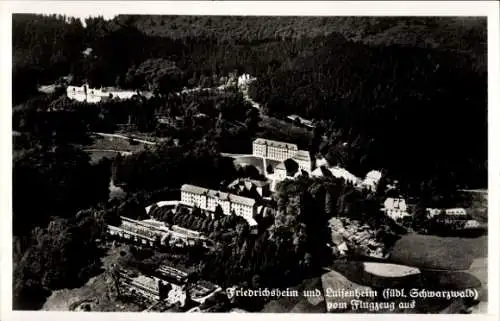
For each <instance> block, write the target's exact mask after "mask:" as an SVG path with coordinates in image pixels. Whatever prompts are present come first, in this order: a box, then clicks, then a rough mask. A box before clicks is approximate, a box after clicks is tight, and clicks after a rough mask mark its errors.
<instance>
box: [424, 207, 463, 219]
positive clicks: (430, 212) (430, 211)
mask: <svg viewBox="0 0 500 321" xmlns="http://www.w3.org/2000/svg"><path fill="white" fill-rule="evenodd" d="M425 210H426V212H427V216H428V217H429V218H432V217H434V216H437V215H441V214H444V215H449V216H464V217H465V216H467V211H466V210H465V209H464V208H444V209H443V208H426V209H425Z"/></svg>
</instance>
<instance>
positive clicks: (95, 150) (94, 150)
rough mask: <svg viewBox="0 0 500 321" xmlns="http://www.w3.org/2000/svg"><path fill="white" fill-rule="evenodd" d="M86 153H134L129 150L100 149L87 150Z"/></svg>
mask: <svg viewBox="0 0 500 321" xmlns="http://www.w3.org/2000/svg"><path fill="white" fill-rule="evenodd" d="M84 151H85V152H114V153H120V154H122V155H132V152H131V151H129V150H117V149H99V148H86V149H84Z"/></svg>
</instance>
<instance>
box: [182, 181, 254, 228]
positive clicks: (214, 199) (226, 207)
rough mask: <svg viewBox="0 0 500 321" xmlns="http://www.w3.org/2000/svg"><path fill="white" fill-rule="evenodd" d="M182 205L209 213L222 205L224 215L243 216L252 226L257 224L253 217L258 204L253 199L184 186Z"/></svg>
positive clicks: (193, 186)
mask: <svg viewBox="0 0 500 321" xmlns="http://www.w3.org/2000/svg"><path fill="white" fill-rule="evenodd" d="M181 203H182V204H184V205H187V206H190V207H195V206H196V207H199V208H200V209H202V210H206V211H209V212H215V209H216V208H217V206H218V205H220V207H221V208H222V211H223V212H224V214H226V215H230V214H231V213H232V212H234V213H235V214H236V215H239V216H242V217H243V218H244V219H245V220H246V221H247V222H248V223H249V224H250V225H251V226H252V225H255V224H256V222H255V220H254V218H253V217H254V215H255V213H256V210H257V204H256V202H255V200H254V199H252V198H248V197H243V196H239V195H234V194H229V193H225V192H221V191H215V190H211V189H207V188H203V187H199V186H195V185H190V184H184V185H182V187H181Z"/></svg>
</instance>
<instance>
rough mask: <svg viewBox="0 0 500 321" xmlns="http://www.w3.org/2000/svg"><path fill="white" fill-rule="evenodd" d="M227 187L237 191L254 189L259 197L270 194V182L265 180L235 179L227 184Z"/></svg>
mask: <svg viewBox="0 0 500 321" xmlns="http://www.w3.org/2000/svg"><path fill="white" fill-rule="evenodd" d="M228 189H230V190H239V191H243V190H246V191H251V190H252V189H255V191H256V192H257V193H258V194H259V195H260V196H261V197H267V196H269V195H270V194H271V191H270V182H269V181H267V180H266V181H261V180H255V179H236V180H234V181H233V182H231V184H229V185H228Z"/></svg>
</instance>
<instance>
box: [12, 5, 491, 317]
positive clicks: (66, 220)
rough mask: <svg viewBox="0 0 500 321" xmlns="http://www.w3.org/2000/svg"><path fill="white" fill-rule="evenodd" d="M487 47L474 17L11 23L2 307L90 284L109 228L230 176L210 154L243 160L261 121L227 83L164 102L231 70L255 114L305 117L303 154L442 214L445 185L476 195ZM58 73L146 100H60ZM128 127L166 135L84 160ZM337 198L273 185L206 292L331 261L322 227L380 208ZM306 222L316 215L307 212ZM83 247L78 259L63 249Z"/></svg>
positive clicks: (482, 160)
mask: <svg viewBox="0 0 500 321" xmlns="http://www.w3.org/2000/svg"><path fill="white" fill-rule="evenodd" d="M485 43H486V20H485V19H460V18H452V17H450V18H416V17H413V18H408V17H406V18H372V17H324V18H314V17H286V18H272V19H270V18H269V17H245V18H242V17H202V16H199V17H177V16H176V17H174V16H118V17H116V18H115V19H113V20H104V19H103V18H100V17H95V18H89V19H86V21H85V27H84V25H83V24H82V22H81V21H80V20H78V19H73V18H68V17H64V16H60V15H51V16H41V15H27V14H19V15H18V14H16V15H14V16H13V74H12V81H13V92H12V95H13V106H12V111H13V129H14V130H15V132H14V135H13V143H14V144H13V145H14V153H13V154H14V157H13V225H14V226H13V231H14V236H15V237H14V240H13V241H14V253H15V259H14V261H15V262H16V264H15V266H14V275H15V277H14V279H15V286H14V294H15V295H14V298H15V300H14V301H15V302H14V305H15V307H16V308H21V309H36V308H38V307H39V304H40V301H43V297H44V296H46V295H48V294H50V291H53V290H55V289H59V288H62V287H64V286H67V285H68V284H71V285H72V286H77V285H78V284H81V282H84V281H85V280H87V279H88V277H90V276H91V275H94V274H95V273H98V270H99V268H98V266H99V262H98V261H96V260H95V258H96V257H99V255H101V254H99V251H98V249H97V248H96V246H95V245H94V244H95V242H94V241H95V240H96V239H99V238H100V237H101V236H102V235H101V234H102V226H103V224H105V223H106V222H109V220H113V219H116V217H117V216H119V215H122V214H123V215H132V216H133V215H139V214H137V213H136V211H137V210H138V209H139V208H143V207H144V206H145V205H146V203H148V202H149V201H151V200H153V199H154V200H156V201H158V200H161V199H158V198H161V197H162V195H167V194H169V193H176V189H178V188H179V187H180V185H181V184H182V183H188V182H189V183H193V184H200V185H204V186H206V187H212V188H215V189H217V188H220V187H221V185H224V184H221V183H226V184H227V183H229V182H231V181H232V180H233V179H235V178H237V177H238V176H239V175H240V173H238V171H237V169H236V168H234V165H233V163H232V162H231V160H230V159H227V158H225V157H222V156H220V155H219V153H220V152H245V151H246V149H247V148H249V146H250V143H251V139H252V138H253V137H255V136H256V134H257V132H258V131H259V122H260V120H261V119H260V116H259V115H258V113H256V112H255V110H254V109H253V108H252V107H250V106H248V104H246V103H245V102H244V100H243V99H242V97H241V94H239V93H238V92H237V91H231V90H230V89H229V90H227V92H225V93H224V94H220V93H217V94H211V93H200V94H196V95H180V96H179V95H177V94H176V93H177V92H178V91H180V90H182V89H183V88H185V87H186V88H195V87H198V86H200V87H213V86H215V85H219V84H220V81H221V79H222V78H223V77H226V76H228V75H229V73H232V72H235V71H236V72H237V73H238V74H241V73H249V74H251V75H252V76H255V77H257V81H256V82H254V83H253V84H252V85H251V86H250V90H249V95H250V97H251V98H252V99H254V100H255V101H257V102H259V103H260V104H261V105H262V106H263V109H262V112H263V114H262V115H265V116H266V117H273V118H275V119H282V118H283V117H285V116H287V115H290V114H298V115H300V116H302V117H304V118H308V119H312V120H313V121H314V124H315V125H316V128H315V130H314V131H313V132H312V139H311V140H310V143H309V146H306V147H307V148H308V149H309V150H310V151H312V152H313V155H314V154H316V153H319V154H322V155H323V156H325V157H326V158H327V159H328V160H329V162H330V163H331V164H338V165H340V166H343V167H345V168H347V169H348V170H349V171H351V172H353V173H355V174H357V175H360V176H363V175H364V174H365V173H366V172H368V171H369V170H372V169H378V170H381V171H383V172H384V174H385V175H387V176H388V177H390V178H391V179H394V180H397V181H398V182H399V185H400V186H401V192H402V193H403V195H405V196H413V197H416V198H418V199H420V200H421V203H422V204H420V205H421V206H425V205H429V204H430V205H433V206H439V205H446V204H447V202H449V200H450V196H451V195H452V194H453V193H454V191H455V190H456V189H457V188H478V187H481V188H484V187H486V183H487V169H488V167H487V166H488V164H487V73H486V64H485V62H486V51H485V48H486V44H485ZM88 48H91V49H92V50H87V49H88ZM68 75H71V78H72V84H75V85H81V84H82V83H84V82H88V83H89V84H90V85H91V86H93V87H100V86H116V87H120V88H128V89H134V90H135V89H141V90H148V91H151V92H153V93H154V94H155V97H154V98H151V99H149V100H148V99H145V98H144V97H136V98H135V99H132V100H130V101H115V100H113V101H106V102H101V103H99V104H96V105H93V106H89V105H87V104H84V103H78V102H74V101H70V100H68V99H67V98H66V97H65V91H64V90H63V88H64V87H63V86H62V85H63V84H64V83H65V82H67V81H65V80H62V77H65V76H68ZM46 84H59V85H60V88H59V90H58V91H56V92H55V93H53V94H50V95H41V94H40V93H38V92H37V87H38V86H40V85H46ZM199 114H204V115H205V116H206V117H205V118H203V117H202V118H198V117H195V116H197V115H198V116H199ZM159 117H164V118H175V117H181V118H182V119H183V121H184V125H183V126H180V127H181V128H173V127H172V126H165V125H164V124H162V123H161V122H159V121H158V118H159ZM127 123H128V124H129V125H130V124H132V125H134V126H135V127H136V128H137V130H138V131H139V132H143V133H148V134H150V135H154V136H157V137H159V138H162V139H164V141H163V142H162V143H161V144H159V145H157V146H156V147H155V148H149V149H146V150H144V151H142V152H139V153H137V154H133V155H132V156H131V157H127V158H124V157H117V158H116V159H114V160H106V159H105V160H103V161H101V162H100V163H98V164H91V163H90V158H89V157H88V155H87V154H86V153H85V152H83V151H82V150H81V146H82V145H85V144H86V142H88V139H89V133H90V132H92V131H103V132H114V131H116V130H117V128H119V126H120V125H123V124H127ZM174 141H175V142H174ZM111 176H112V177H113V179H114V180H115V181H116V182H117V183H119V184H122V185H123V186H124V188H125V189H126V190H127V192H129V196H128V198H127V200H125V201H124V202H123V204H121V205H120V204H116V203H110V201H109V200H108V198H109V193H108V184H109V179H110V177H111ZM339 184H340V185H339ZM339 186H342V184H341V183H338V182H331V181H328V179H327V180H326V181H325V182H315V181H313V180H304V181H303V182H302V181H299V182H297V183H296V184H291V185H290V186H288V185H286V184H285V185H284V186H282V187H281V189H280V191H279V193H278V197H277V207H276V210H275V212H273V213H272V214H270V215H271V216H273V221H274V223H273V224H272V227H271V228H270V229H269V230H266V231H263V232H262V233H261V234H259V236H258V237H257V238H255V239H252V238H248V239H247V240H246V239H244V238H242V239H238V238H237V237H236V238H235V240H234V242H235V243H234V244H231V243H225V244H224V245H222V246H221V248H220V249H219V250H218V251H217V252H215V253H214V254H213V256H212V257H210V258H209V259H207V261H206V267H205V270H204V271H205V272H204V273H205V274H207V275H208V274H210V273H213V274H211V275H212V277H213V278H214V281H220V280H222V279H227V280H228V282H229V281H235V282H236V281H237V280H242V279H245V280H247V281H248V282H250V283H252V280H253V282H254V283H256V284H257V283H259V282H261V283H263V284H268V285H273V283H272V282H274V280H273V278H272V276H273V275H276V274H277V273H279V274H282V273H285V274H287V275H290V276H291V278H290V279H293V277H292V276H293V275H295V276H297V275H303V273H305V272H304V271H306V270H308V271H309V270H314V268H317V267H318V266H321V263H322V260H324V259H328V257H327V256H326V255H325V249H324V247H322V246H318V244H324V243H321V242H323V241H324V237H326V236H325V235H326V234H325V233H326V231H323V230H322V229H321V227H322V226H324V223H325V219H326V218H327V217H329V216H332V215H338V213H344V214H346V215H361V214H360V213H370V214H371V213H373V211H374V209H375V207H376V204H377V202H378V199H376V198H375V199H369V200H367V196H365V195H362V194H361V195H360V194H358V193H357V192H355V191H351V190H350V189H349V188H347V187H345V188H344V189H342V187H339ZM325 190H326V191H329V192H328V193H327V192H325ZM327 195H328V196H327ZM360 203H363V205H362V207H360V205H359V204H360ZM318 204H320V205H318ZM323 205H324V206H323ZM370 206H371V207H370ZM310 212H312V213H316V216H308V215H304V213H310ZM78 213H80V214H78ZM81 213H84V214H81ZM127 213H128V214H127ZM370 216H371V215H366V216H363V219H366V220H368V217H370ZM176 220H179V218H176ZM191 223H192V224H194V225H199V226H200V227H201V226H203V225H204V224H205V225H208V224H209V222H202V221H200V222H196V223H194V222H190V224H191ZM211 224H212V223H211ZM213 224H215V223H213ZM373 224H382V223H381V222H378V221H377V219H375V222H374V223H373ZM205 228H206V229H207V230H210V231H211V230H212V228H210V229H208V227H207V226H205ZM241 233H243V232H241ZM243 234H244V233H243ZM243 234H241V235H243ZM82 240H83V241H82ZM269 240H272V241H269ZM83 252H84V253H89V255H90V256H89V257H87V256H86V255H83V256H78V255H74V253H83ZM271 253H280V254H279V255H278V256H277V257H276V258H273V257H272V255H271ZM52 256H54V257H57V258H59V259H58V260H60V261H58V260H50V259H49V258H50V257H52ZM239 264H244V265H245V266H247V267H248V268H247V269H245V270H244V271H241V269H240V270H238V269H237V268H236V267H238V266H239ZM43 266H45V268H43V269H42V267H43ZM288 266H293V267H294V268H290V269H288V268H287V267H288ZM295 268H296V269H295ZM76 271H80V272H81V273H77V274H75V273H76ZM207 271H210V273H208V272H207ZM261 271H266V272H265V273H262V272H261ZM74 275H77V277H76V278H75V279H74V280H73V281H74V282H73V283H71V282H70V283H67V282H66V281H67V280H68V279H69V278H70V276H74ZM266 275H267V276H268V278H269V279H265V278H266ZM269 276H271V277H269ZM262 278H264V279H262ZM79 282H80V283H79ZM276 286H279V285H276Z"/></svg>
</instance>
